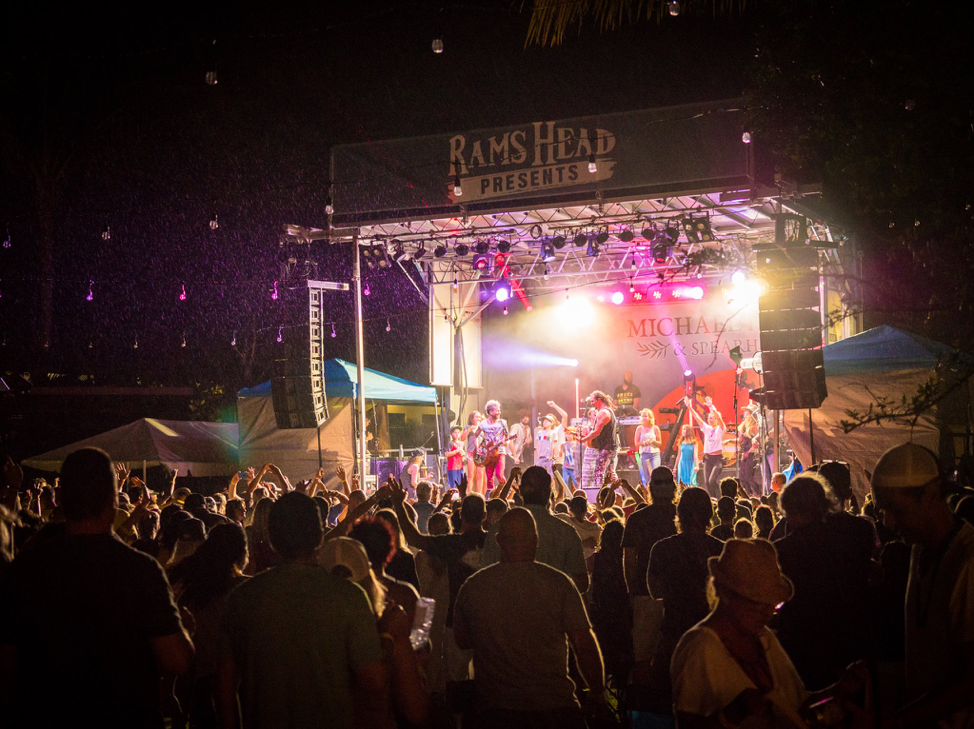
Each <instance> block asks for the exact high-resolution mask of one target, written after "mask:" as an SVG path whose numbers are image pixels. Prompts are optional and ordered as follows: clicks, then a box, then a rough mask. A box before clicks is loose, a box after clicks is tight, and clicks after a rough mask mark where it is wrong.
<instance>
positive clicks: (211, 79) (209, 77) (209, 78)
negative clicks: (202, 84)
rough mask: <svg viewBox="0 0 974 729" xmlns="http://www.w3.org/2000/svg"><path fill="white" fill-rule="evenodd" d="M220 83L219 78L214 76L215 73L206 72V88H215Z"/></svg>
mask: <svg viewBox="0 0 974 729" xmlns="http://www.w3.org/2000/svg"><path fill="white" fill-rule="evenodd" d="M219 82H220V79H219V77H218V76H217V75H216V71H207V72H206V83H207V85H208V86H216V85H217V84H218V83H219Z"/></svg>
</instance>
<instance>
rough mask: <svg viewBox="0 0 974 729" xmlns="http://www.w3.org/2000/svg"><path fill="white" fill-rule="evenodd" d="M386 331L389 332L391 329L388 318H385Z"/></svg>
mask: <svg viewBox="0 0 974 729" xmlns="http://www.w3.org/2000/svg"><path fill="white" fill-rule="evenodd" d="M386 331H387V332H391V331H392V324H390V323H389V320H388V319H386Z"/></svg>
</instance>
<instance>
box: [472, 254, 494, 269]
mask: <svg viewBox="0 0 974 729" xmlns="http://www.w3.org/2000/svg"><path fill="white" fill-rule="evenodd" d="M488 268H490V256H485V255H483V254H481V255H477V256H474V257H473V269H474V271H486V270H487V269H488Z"/></svg>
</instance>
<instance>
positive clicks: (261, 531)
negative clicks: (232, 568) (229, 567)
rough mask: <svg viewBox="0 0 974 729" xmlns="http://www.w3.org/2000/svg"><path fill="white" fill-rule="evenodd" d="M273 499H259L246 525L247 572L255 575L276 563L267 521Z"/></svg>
mask: <svg viewBox="0 0 974 729" xmlns="http://www.w3.org/2000/svg"><path fill="white" fill-rule="evenodd" d="M273 506H274V501H273V499H267V498H265V499H261V500H260V501H258V502H257V506H255V507H254V518H253V520H252V521H251V523H250V526H249V527H247V544H248V545H249V546H250V562H249V563H248V564H247V574H248V575H256V574H257V573H258V572H263V571H264V570H266V569H267V568H268V567H273V566H274V565H275V564H277V553H276V552H275V551H274V548H273V547H272V546H271V538H270V534H269V533H268V531H267V522H268V520H269V519H270V515H271V508H272V507H273Z"/></svg>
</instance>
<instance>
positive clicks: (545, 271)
mask: <svg viewBox="0 0 974 729" xmlns="http://www.w3.org/2000/svg"><path fill="white" fill-rule="evenodd" d="M544 280H545V281H547V280H548V264H547V263H546V264H545V265H544Z"/></svg>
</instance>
